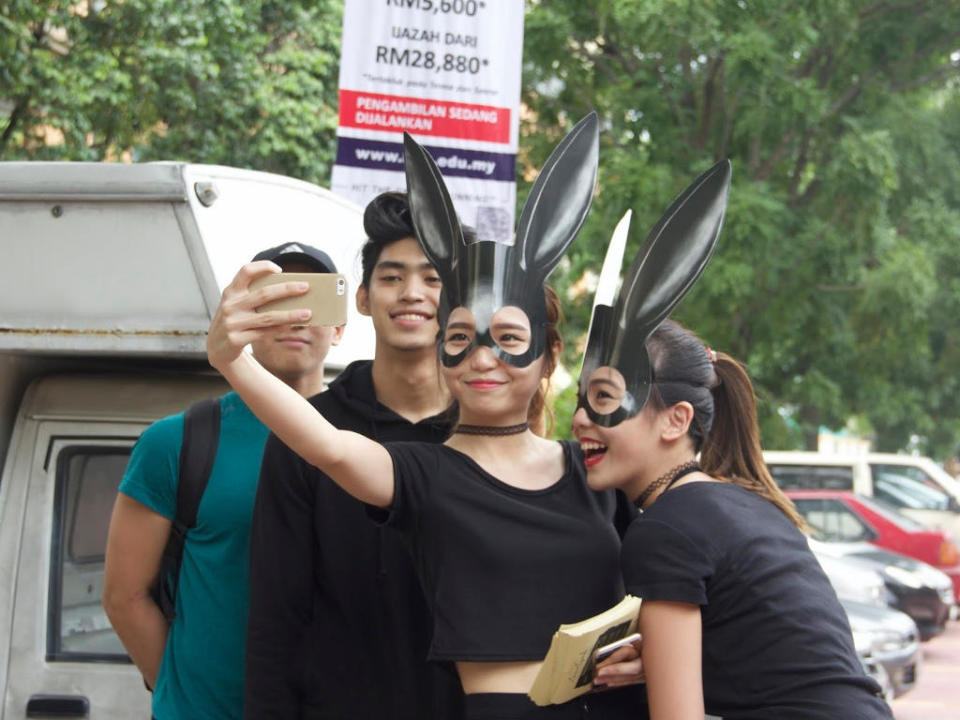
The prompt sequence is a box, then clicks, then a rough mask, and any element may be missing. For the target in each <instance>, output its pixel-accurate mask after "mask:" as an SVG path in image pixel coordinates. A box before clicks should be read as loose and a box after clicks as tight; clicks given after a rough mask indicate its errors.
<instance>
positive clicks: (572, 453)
mask: <svg viewBox="0 0 960 720" xmlns="http://www.w3.org/2000/svg"><path fill="white" fill-rule="evenodd" d="M386 448H387V450H388V452H389V453H390V455H391V457H392V458H393V470H394V478H395V481H396V489H395V491H394V499H393V504H392V506H391V508H390V510H389V512H388V516H387V519H386V522H387V523H388V524H391V525H393V526H394V527H396V528H398V529H399V530H400V532H401V533H402V534H403V535H404V537H405V539H406V541H407V543H408V544H409V547H410V551H411V553H412V555H413V559H414V564H415V566H416V568H417V572H418V573H419V576H420V581H421V583H422V585H423V588H424V592H425V595H426V597H427V602H428V603H429V605H430V609H431V612H432V616H433V638H432V642H431V644H430V653H429V659H431V660H468V661H469V660H472V661H513V660H541V659H543V657H544V655H546V652H547V649H548V647H549V646H550V639H551V637H552V636H553V633H554V631H555V630H556V629H557V626H559V625H560V624H561V623H570V622H577V621H580V620H583V619H585V618H588V617H590V616H592V615H595V614H597V613H599V612H602V611H604V610H606V609H607V608H609V607H611V606H613V605H615V604H616V603H617V602H619V601H620V600H621V599H622V598H623V594H624V592H623V582H622V580H621V578H620V567H619V554H620V537H619V534H618V531H617V529H616V528H615V527H614V523H615V522H616V523H617V525H618V526H621V527H624V528H625V527H626V523H628V522H629V519H630V518H629V515H630V513H629V510H628V509H627V508H629V507H630V506H629V503H626V502H625V500H624V498H623V496H622V495H621V494H619V493H614V492H613V491H608V492H602V493H598V492H594V491H592V490H590V488H589V487H587V482H586V475H585V470H584V466H583V459H582V452H581V450H580V447H579V446H578V445H576V444H573V443H570V442H565V443H563V450H564V460H565V471H564V474H563V477H561V478H560V480H558V481H557V482H556V483H554V484H553V485H551V486H550V487H548V488H545V489H543V490H522V489H520V488H515V487H512V486H510V485H507V484H505V483H503V482H501V481H500V480H498V479H497V478H495V477H494V476H492V475H490V474H489V473H487V472H486V471H485V470H483V469H482V468H481V467H480V466H479V465H478V464H477V463H476V462H474V461H473V460H472V459H471V458H470V457H468V456H467V455H464V454H463V453H461V452H459V451H457V450H453V449H451V448H448V447H446V446H444V445H433V444H428V443H414V442H407V443H387V444H386Z"/></svg>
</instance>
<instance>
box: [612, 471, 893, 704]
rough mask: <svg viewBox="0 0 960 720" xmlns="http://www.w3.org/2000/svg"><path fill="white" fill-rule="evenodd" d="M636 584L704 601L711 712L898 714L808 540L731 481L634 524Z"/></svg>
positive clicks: (686, 491) (630, 555)
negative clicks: (868, 669)
mask: <svg viewBox="0 0 960 720" xmlns="http://www.w3.org/2000/svg"><path fill="white" fill-rule="evenodd" d="M622 557H623V559H622V566H623V575H624V582H625V584H626V588H627V591H628V592H631V593H633V594H635V595H638V596H640V597H642V598H644V599H645V600H665V601H674V602H683V603H690V604H693V605H700V606H701V614H702V618H703V692H704V701H705V704H706V709H707V712H708V713H710V714H713V715H720V716H723V717H724V718H726V719H728V720H741V719H743V720H745V719H747V718H763V719H764V720H767V719H769V718H777V719H778V720H792V719H797V720H799V719H800V718H803V720H827V719H831V720H840V719H841V718H842V719H843V720H877V719H879V718H890V717H891V715H890V710H889V708H888V706H887V704H886V703H885V702H884V701H883V700H882V699H881V698H879V697H878V695H877V694H878V693H879V688H878V687H877V685H876V683H875V682H874V681H873V680H871V679H870V678H869V677H867V676H866V675H865V673H864V671H863V668H862V666H861V664H860V661H859V659H858V658H857V655H856V652H855V651H854V648H853V638H852V635H851V632H850V626H849V623H848V622H847V618H846V614H845V613H844V611H843V608H842V607H841V605H840V603H839V601H838V600H837V596H836V593H835V592H834V590H833V588H832V587H831V586H830V583H829V581H828V580H827V577H826V575H825V574H824V573H823V570H822V569H821V568H820V565H819V563H818V562H817V560H816V558H815V557H814V556H813V553H811V552H810V548H809V546H808V545H807V541H806V538H805V537H804V536H803V534H802V533H801V532H800V531H799V530H798V529H797V528H796V526H794V525H793V523H792V522H791V521H790V520H789V518H787V517H786V515H784V514H783V513H782V512H781V511H780V510H779V509H777V507H776V506H775V505H773V503H771V502H769V501H768V500H765V499H764V498H762V497H760V496H759V495H757V494H756V493H753V492H751V491H749V490H746V489H744V488H741V487H739V486H736V485H732V484H729V483H719V482H713V483H711V482H694V483H688V484H686V485H681V486H679V487H677V488H674V489H672V490H670V491H668V492H666V493H664V494H663V495H661V496H660V497H659V498H658V499H657V501H656V502H655V503H654V504H653V505H652V506H651V507H650V508H649V509H648V510H647V511H646V512H644V513H643V515H641V516H640V517H639V518H637V520H635V521H634V523H633V524H632V525H631V526H630V528H629V530H628V531H627V534H626V537H625V538H624V542H623V555H622Z"/></svg>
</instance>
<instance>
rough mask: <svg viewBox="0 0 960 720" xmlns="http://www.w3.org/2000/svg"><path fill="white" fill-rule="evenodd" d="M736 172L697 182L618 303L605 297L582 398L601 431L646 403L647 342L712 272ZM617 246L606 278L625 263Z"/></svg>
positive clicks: (656, 231) (651, 239)
mask: <svg viewBox="0 0 960 720" xmlns="http://www.w3.org/2000/svg"><path fill="white" fill-rule="evenodd" d="M731 173H732V169H731V166H730V161H729V160H723V161H721V162H719V163H717V164H716V165H714V166H713V167H712V168H710V169H709V170H707V171H706V172H705V173H703V174H702V175H701V176H700V177H698V178H697V179H696V180H694V181H693V183H692V184H691V185H690V186H689V187H688V188H687V189H686V190H684V191H683V192H682V193H681V194H680V195H679V196H678V197H677V199H676V200H674V201H673V203H672V204H671V205H670V207H669V208H667V211H666V212H665V213H664V214H663V216H662V217H661V218H660V220H658V221H657V223H656V225H654V226H653V228H652V229H651V230H650V233H649V234H648V235H647V238H646V240H644V243H643V246H642V247H641V248H640V251H639V252H638V253H637V255H636V257H635V258H634V260H633V262H632V263H631V265H630V269H629V270H628V271H627V274H626V277H625V278H624V281H623V285H622V286H621V288H620V292H619V294H618V295H617V297H616V299H615V301H614V302H613V304H612V305H609V304H606V303H605V302H602V301H599V296H598V302H597V304H596V305H595V306H594V309H593V317H592V318H591V321H590V331H589V336H588V338H587V348H586V351H585V353H584V358H583V369H582V370H581V372H580V387H579V400H578V405H579V406H580V407H583V408H584V409H585V410H586V412H587V415H588V416H589V417H590V419H591V420H592V421H593V422H595V423H597V424H598V425H602V426H604V427H612V426H614V425H617V424H619V423H621V422H623V421H624V420H626V419H628V418H631V417H633V416H634V415H636V414H637V413H639V412H640V411H641V410H642V409H643V406H644V405H645V404H646V402H647V398H648V397H649V394H650V384H651V380H652V371H651V366H650V356H649V353H648V351H647V340H648V339H649V338H650V335H651V334H653V331H654V330H656V329H657V327H658V326H659V325H660V323H661V322H663V320H664V318H666V317H667V315H669V313H670V311H671V310H673V308H674V307H676V305H677V303H679V302H680V300H681V299H682V298H683V296H684V295H686V293H687V291H688V290H689V289H690V288H691V287H692V286H693V284H694V283H695V282H696V281H697V278H699V277H700V275H701V273H703V270H704V268H706V266H707V263H708V262H709V260H710V257H711V255H712V254H713V251H714V248H716V245H717V241H718V239H719V238H720V229H721V228H722V226H723V219H724V216H725V214H726V209H727V196H728V194H729V192H730V178H731ZM622 223H623V221H621V224H622ZM618 229H619V226H618ZM611 247H612V248H614V250H613V251H612V252H613V255H608V260H607V261H606V262H605V263H604V273H602V275H604V276H606V275H608V272H607V268H608V264H607V263H608V262H610V263H614V264H615V265H619V258H617V257H616V249H615V248H616V247H617V243H616V242H612V243H611ZM620 248H621V249H620V250H619V253H620V256H621V257H622V253H623V250H622V243H621V244H620ZM600 290H601V288H598V293H599V292H600Z"/></svg>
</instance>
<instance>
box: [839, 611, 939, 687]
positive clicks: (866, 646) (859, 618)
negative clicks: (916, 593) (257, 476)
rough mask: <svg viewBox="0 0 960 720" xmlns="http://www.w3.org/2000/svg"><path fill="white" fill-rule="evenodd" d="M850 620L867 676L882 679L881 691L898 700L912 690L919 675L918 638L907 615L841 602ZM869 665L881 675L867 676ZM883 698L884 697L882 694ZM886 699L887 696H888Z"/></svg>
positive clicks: (872, 673)
mask: <svg viewBox="0 0 960 720" xmlns="http://www.w3.org/2000/svg"><path fill="white" fill-rule="evenodd" d="M840 602H841V604H842V605H843V609H844V610H846V612H847V618H848V619H849V620H850V629H851V630H852V631H853V644H854V647H855V648H856V649H857V653H858V654H859V655H860V658H861V661H863V662H864V666H865V668H866V669H867V671H868V673H870V674H871V675H873V677H874V678H875V679H876V680H877V681H878V682H880V686H881V688H883V687H884V684H885V683H884V682H883V680H882V679H881V678H882V677H883V675H886V678H887V681H888V684H887V687H886V688H885V690H886V691H887V692H890V691H892V695H893V697H899V696H901V695H903V694H904V693H905V692H907V691H908V690H910V689H911V688H913V686H914V685H916V683H917V677H918V676H919V674H920V658H921V656H922V653H921V651H920V635H919V633H918V632H917V626H916V625H915V624H914V622H913V620H911V619H910V618H909V617H908V616H907V615H905V614H904V613H902V612H900V611H898V610H891V609H890V608H881V607H876V606H875V605H864V604H863V603H857V602H852V601H850V600H841V601H840ZM870 663H877V664H879V665H880V666H881V667H882V668H883V673H879V672H877V671H874V672H870ZM885 694H886V693H885ZM888 699H889V696H888Z"/></svg>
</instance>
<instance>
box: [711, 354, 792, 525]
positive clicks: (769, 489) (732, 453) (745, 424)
mask: <svg viewBox="0 0 960 720" xmlns="http://www.w3.org/2000/svg"><path fill="white" fill-rule="evenodd" d="M716 357H717V360H716V362H715V363H714V371H715V372H716V375H717V380H718V381H719V384H718V385H716V387H714V388H713V398H714V413H713V428H712V429H711V430H710V432H709V434H708V435H707V436H706V438H705V439H704V442H703V447H702V449H701V450H700V466H701V467H702V468H703V471H704V472H705V473H707V474H708V475H712V476H714V477H716V478H718V479H721V480H726V481H727V482H731V483H734V484H735V485H740V486H741V487H744V488H746V489H747V490H752V491H753V492H755V493H757V494H758V495H761V496H763V497H765V498H766V499H767V500H769V501H770V502H772V503H773V504H774V505H776V506H777V507H778V508H780V510H781V511H782V512H783V514H784V515H786V516H787V517H788V518H790V519H791V520H792V521H793V523H794V525H796V526H797V527H798V528H800V529H801V530H806V528H807V526H806V523H805V522H804V519H803V516H802V515H800V513H799V512H797V508H796V507H794V504H793V502H792V501H791V500H790V498H788V497H787V496H786V495H785V494H784V493H783V490H781V489H780V488H779V487H777V484H776V483H775V482H774V480H773V477H772V476H771V475H770V470H769V469H768V468H767V464H766V463H765V462H764V461H763V451H762V450H761V447H760V428H759V427H758V426H757V404H756V399H755V397H754V394H753V384H752V383H751V382H750V377H749V376H748V375H747V373H746V371H745V370H744V369H743V366H741V365H740V363H738V362H737V361H736V360H734V359H733V358H732V357H730V356H729V355H727V354H726V353H722V352H718V353H717V354H716Z"/></svg>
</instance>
